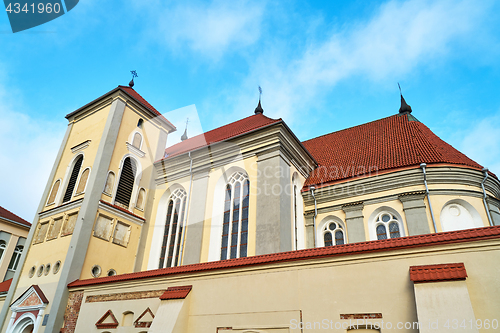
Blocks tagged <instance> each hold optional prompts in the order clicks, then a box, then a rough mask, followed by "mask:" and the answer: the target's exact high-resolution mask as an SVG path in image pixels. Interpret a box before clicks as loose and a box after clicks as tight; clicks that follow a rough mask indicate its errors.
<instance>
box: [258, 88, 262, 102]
mask: <svg viewBox="0 0 500 333" xmlns="http://www.w3.org/2000/svg"><path fill="white" fill-rule="evenodd" d="M261 97H262V88H261V87H260V86H259V101H260V98H261Z"/></svg>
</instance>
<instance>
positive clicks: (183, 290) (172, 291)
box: [160, 286, 193, 301]
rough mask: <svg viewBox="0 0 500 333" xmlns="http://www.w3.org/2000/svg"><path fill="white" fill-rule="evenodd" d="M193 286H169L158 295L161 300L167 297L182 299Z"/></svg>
mask: <svg viewBox="0 0 500 333" xmlns="http://www.w3.org/2000/svg"><path fill="white" fill-rule="evenodd" d="M192 288H193V286H182V287H169V288H168V289H167V290H166V291H165V292H164V293H163V295H161V296H160V299H161V300H162V301H164V300H168V299H184V298H186V297H187V295H188V294H189V292H190V291H191V289H192Z"/></svg>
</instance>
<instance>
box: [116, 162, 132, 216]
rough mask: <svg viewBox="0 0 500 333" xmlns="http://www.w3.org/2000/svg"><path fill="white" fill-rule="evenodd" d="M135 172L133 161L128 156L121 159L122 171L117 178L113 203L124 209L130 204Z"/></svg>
mask: <svg viewBox="0 0 500 333" xmlns="http://www.w3.org/2000/svg"><path fill="white" fill-rule="evenodd" d="M136 172H137V167H136V165H135V162H134V161H133V160H132V159H131V158H130V157H127V158H125V160H124V161H123V166H122V173H121V175H120V179H119V180H118V188H117V189H116V198H115V204H117V205H118V206H120V207H123V208H125V209H128V208H129V206H130V197H131V196H132V190H133V189H134V182H135V174H136Z"/></svg>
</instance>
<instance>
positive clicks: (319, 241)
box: [316, 215, 348, 247]
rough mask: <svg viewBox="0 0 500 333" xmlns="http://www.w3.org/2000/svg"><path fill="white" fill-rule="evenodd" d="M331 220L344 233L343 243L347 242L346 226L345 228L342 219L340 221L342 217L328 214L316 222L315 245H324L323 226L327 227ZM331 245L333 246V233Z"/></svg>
mask: <svg viewBox="0 0 500 333" xmlns="http://www.w3.org/2000/svg"><path fill="white" fill-rule="evenodd" d="M331 222H335V223H337V224H339V225H340V226H341V227H342V228H341V229H342V232H343V234H344V244H347V243H348V239H347V228H346V225H345V223H344V221H342V219H340V218H339V217H337V216H332V215H330V216H327V217H325V218H324V219H323V220H321V222H320V223H319V224H318V228H316V239H317V245H316V246H317V247H324V246H325V238H324V233H323V231H324V229H325V228H328V225H329V224H330V223H331ZM333 246H335V234H334V236H333Z"/></svg>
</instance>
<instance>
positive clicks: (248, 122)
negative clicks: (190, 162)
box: [165, 114, 282, 158]
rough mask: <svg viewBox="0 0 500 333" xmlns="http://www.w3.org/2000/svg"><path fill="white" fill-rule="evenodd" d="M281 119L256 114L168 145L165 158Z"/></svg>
mask: <svg viewBox="0 0 500 333" xmlns="http://www.w3.org/2000/svg"><path fill="white" fill-rule="evenodd" d="M281 121H282V120H281V118H280V119H271V118H268V117H266V116H264V115H263V114H255V115H252V116H250V117H247V118H243V119H241V120H238V121H235V122H234V123H230V124H227V125H225V126H222V127H219V128H216V129H213V130H211V131H208V132H205V133H203V134H200V135H197V136H194V137H192V138H190V139H187V140H185V141H182V142H179V143H177V144H175V145H173V146H171V147H168V148H167V149H166V150H165V158H169V157H173V156H176V155H180V154H182V153H186V152H188V151H192V150H195V149H197V148H201V147H205V146H208V145H210V144H212V143H216V142H221V141H224V140H227V139H230V138H233V137H235V136H238V135H241V134H245V133H248V132H251V131H253V130H256V129H259V128H262V127H265V126H267V125H270V124H274V123H278V122H281Z"/></svg>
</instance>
